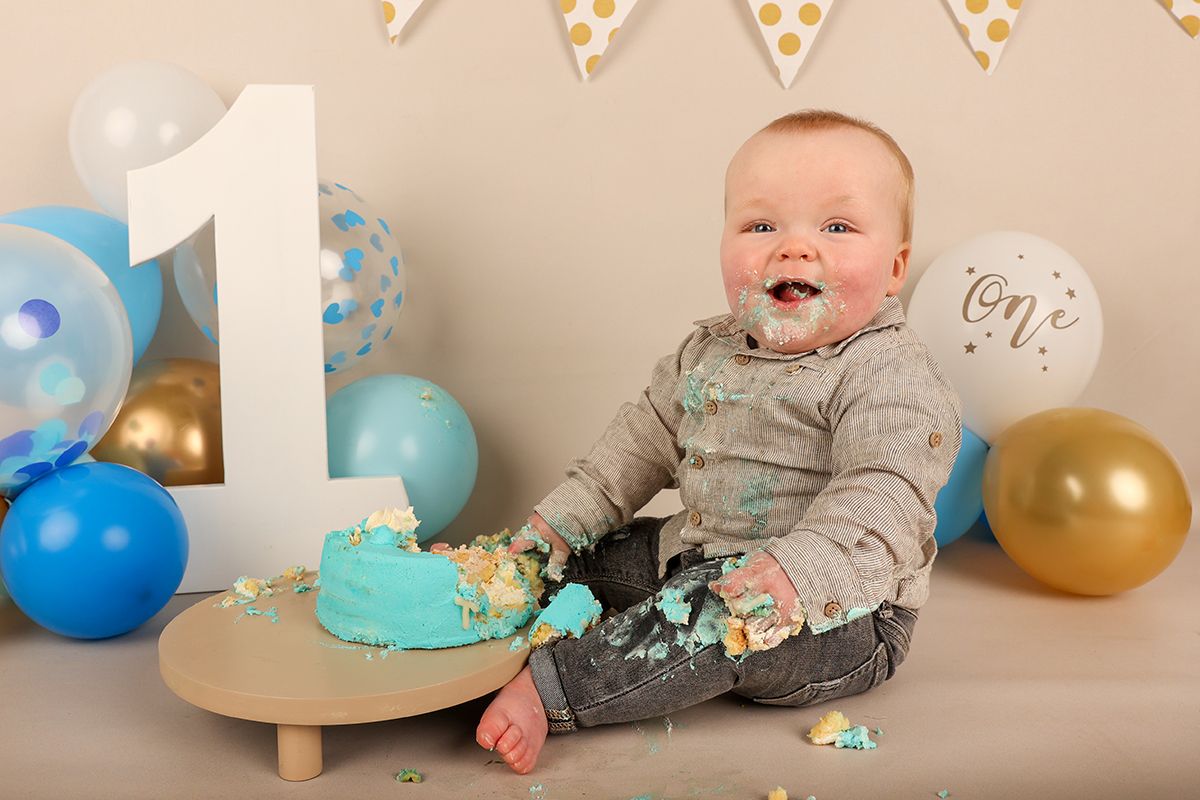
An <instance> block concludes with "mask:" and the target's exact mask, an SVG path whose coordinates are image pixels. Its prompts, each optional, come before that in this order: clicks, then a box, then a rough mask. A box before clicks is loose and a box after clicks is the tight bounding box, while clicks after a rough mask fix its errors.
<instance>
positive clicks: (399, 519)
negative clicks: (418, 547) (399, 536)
mask: <svg viewBox="0 0 1200 800" xmlns="http://www.w3.org/2000/svg"><path fill="white" fill-rule="evenodd" d="M420 524H421V521H420V520H419V519H417V517H416V515H415V514H413V509H412V506H409V507H408V508H406V509H404V510H403V511H401V510H400V509H398V508H381V509H379V510H378V511H376V512H375V513H374V514H372V515H371V516H369V517H367V522H366V525H365V527H366V529H367V530H368V531H371V530H374V529H375V528H378V527H380V526H381V525H386V526H387V527H389V528H391V529H392V530H393V531H395V532H396V533H413V532H414V531H415V530H416V529H417V526H418V525H420Z"/></svg>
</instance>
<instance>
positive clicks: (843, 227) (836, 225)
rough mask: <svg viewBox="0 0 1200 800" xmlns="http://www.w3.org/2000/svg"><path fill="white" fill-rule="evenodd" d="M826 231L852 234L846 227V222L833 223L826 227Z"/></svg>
mask: <svg viewBox="0 0 1200 800" xmlns="http://www.w3.org/2000/svg"><path fill="white" fill-rule="evenodd" d="M834 228H841V230H833V229H834ZM825 230H827V231H829V232H830V233H849V232H850V229H849V228H847V227H846V223H844V222H831V223H829V224H828V225H826V226H825Z"/></svg>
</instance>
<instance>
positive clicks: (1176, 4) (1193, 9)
mask: <svg viewBox="0 0 1200 800" xmlns="http://www.w3.org/2000/svg"><path fill="white" fill-rule="evenodd" d="M1159 2H1161V3H1162V4H1163V5H1164V6H1166V7H1167V9H1168V10H1169V11H1170V12H1171V13H1172V14H1174V15H1175V18H1176V19H1178V20H1179V24H1180V25H1182V26H1183V29H1184V30H1185V31H1187V32H1188V33H1190V34H1191V35H1192V38H1193V39H1195V38H1196V37H1197V36H1200V2H1198V1H1197V0H1159Z"/></svg>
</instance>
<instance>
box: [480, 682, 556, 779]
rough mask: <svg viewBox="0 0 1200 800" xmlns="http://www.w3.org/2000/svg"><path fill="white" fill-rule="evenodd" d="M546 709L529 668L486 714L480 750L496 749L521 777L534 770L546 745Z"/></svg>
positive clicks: (512, 683)
mask: <svg viewBox="0 0 1200 800" xmlns="http://www.w3.org/2000/svg"><path fill="white" fill-rule="evenodd" d="M546 729H547V724H546V710H545V708H544V707H543V706H542V698H541V696H540V695H539V694H538V691H537V687H536V686H534V685H533V674H532V673H531V672H530V671H529V667H525V669H523V670H521V672H520V673H519V674H518V675H517V677H515V678H513V679H512V680H511V681H509V682H508V685H507V686H505V687H504V688H503V689H501V690H500V694H498V695H496V699H495V700H493V701H492V703H491V705H489V706H488V707H487V711H484V712H483V718H482V719H480V720H479V727H478V728H476V729H475V741H477V742H479V746H480V747H485V748H487V749H488V750H492V749H495V750H496V752H498V753H499V754H500V756H501V757H502V758H503V759H504V761H505V763H507V764H508V766H509V767H511V768H512V770H513V772H517V773H519V774H521V775H524V774H526V773H527V772H530V771H532V770H533V765H534V764H536V763H537V758H538V754H539V753H541V752H542V745H544V744H545V743H546Z"/></svg>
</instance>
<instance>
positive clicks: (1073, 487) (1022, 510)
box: [983, 408, 1192, 595]
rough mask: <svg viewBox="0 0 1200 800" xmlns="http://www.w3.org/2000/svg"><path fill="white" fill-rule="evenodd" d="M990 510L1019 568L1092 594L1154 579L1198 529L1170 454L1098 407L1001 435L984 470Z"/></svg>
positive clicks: (1040, 418) (1038, 418) (1050, 414)
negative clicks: (1194, 527)
mask: <svg viewBox="0 0 1200 800" xmlns="http://www.w3.org/2000/svg"><path fill="white" fill-rule="evenodd" d="M983 504H984V507H985V508H986V509H987V518H988V522H989V523H991V527H992V531H993V532H994V533H995V535H996V540H997V541H998V542H1000V546H1001V547H1003V548H1004V552H1006V553H1008V555H1009V556H1010V557H1012V559H1013V561H1015V562H1016V563H1017V565H1018V566H1020V567H1021V568H1022V569H1023V570H1025V571H1026V572H1027V573H1029V574H1030V575H1031V576H1033V577H1034V578H1036V579H1037V580H1039V581H1041V582H1042V583H1045V584H1047V585H1049V586H1053V587H1055V588H1057V589H1061V590H1063V591H1067V592H1074V593H1076V594H1084V595H1110V594H1116V593H1117V592H1122V591H1125V590H1127V589H1132V588H1134V587H1135V586H1141V585H1142V584H1144V583H1146V582H1147V581H1149V580H1151V579H1153V578H1154V577H1155V576H1156V575H1158V574H1159V573H1160V572H1162V571H1163V570H1164V569H1166V568H1167V566H1168V565H1169V564H1170V563H1171V562H1172V561H1173V560H1174V559H1175V556H1177V555H1178V554H1179V551H1180V550H1181V549H1182V548H1183V543H1184V540H1185V539H1186V538H1187V533H1188V528H1189V526H1190V525H1191V522H1192V501H1191V495H1190V493H1189V490H1188V483H1187V479H1186V478H1185V477H1184V474H1183V471H1182V470H1181V469H1180V467H1179V464H1178V463H1177V462H1176V461H1175V459H1174V458H1173V457H1172V455H1171V453H1170V452H1169V451H1168V450H1167V449H1166V448H1165V447H1164V446H1163V445H1162V443H1161V442H1159V441H1158V440H1157V439H1155V438H1154V436H1153V435H1152V434H1151V433H1150V432H1149V431H1148V430H1146V429H1145V428H1143V427H1142V426H1141V425H1138V424H1137V423H1136V422H1134V421H1132V420H1129V419H1126V418H1125V417H1122V416H1120V415H1118V414H1113V413H1111V412H1108V411H1101V410H1100V409H1096V408H1057V409H1050V410H1048V411H1043V412H1041V413H1039V414H1034V415H1032V416H1030V417H1027V418H1025V419H1023V420H1021V421H1020V422H1018V423H1016V424H1015V425H1013V426H1012V427H1010V428H1009V429H1008V430H1006V431H1005V432H1004V433H1002V434H1001V435H1000V436H999V437H998V438H997V439H996V442H995V443H994V444H993V445H992V448H991V450H990V451H989V453H988V456H987V461H986V463H985V466H984V472H983Z"/></svg>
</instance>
